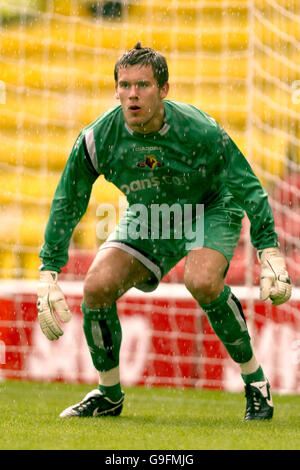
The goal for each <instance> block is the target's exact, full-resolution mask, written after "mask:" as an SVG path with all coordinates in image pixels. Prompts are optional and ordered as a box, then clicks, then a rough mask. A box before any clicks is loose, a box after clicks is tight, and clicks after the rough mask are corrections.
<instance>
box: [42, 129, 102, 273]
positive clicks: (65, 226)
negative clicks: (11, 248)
mask: <svg viewBox="0 0 300 470" xmlns="http://www.w3.org/2000/svg"><path fill="white" fill-rule="evenodd" d="M98 176H99V174H98V173H97V172H96V170H95V168H94V166H93V164H92V162H91V160H90V156H89V153H88V152H87V147H86V141H85V135H84V133H81V134H79V136H78V138H77V140H76V142H75V144H74V147H73V149H72V151H71V154H70V156H69V158H68V160H67V163H66V166H65V168H64V171H63V173H62V175H61V178H60V180H59V183H58V186H57V188H56V191H55V194H54V198H53V201H52V205H51V210H50V215H49V219H48V222H47V225H46V230H45V241H44V244H43V246H42V249H41V251H40V258H41V260H42V266H41V267H40V269H41V270H51V271H57V272H61V268H62V267H63V266H65V265H66V264H67V262H68V250H69V245H70V240H71V237H72V234H73V231H74V229H75V227H76V225H77V224H78V222H79V221H80V219H81V218H82V216H83V215H84V213H85V212H86V209H87V206H88V203H89V200H90V195H91V191H92V186H93V184H94V182H95V180H96V179H97V178H98Z"/></svg>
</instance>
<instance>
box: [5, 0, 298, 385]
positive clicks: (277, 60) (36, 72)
mask: <svg viewBox="0 0 300 470" xmlns="http://www.w3.org/2000/svg"><path fill="white" fill-rule="evenodd" d="M0 28H1V34H0V49H1V53H0V136H1V145H0V181H1V183H0V187H1V191H0V200H1V201H0V216H1V219H0V220H1V224H0V253H1V256H0V277H1V279H2V281H3V283H4V284H2V285H7V282H9V281H11V280H13V281H14V284H13V285H14V286H18V287H16V289H17V290H18V291H20V292H23V288H22V286H23V287H24V286H25V285H27V284H25V281H26V282H27V281H28V282H30V280H34V279H36V278H37V273H38V267H39V265H40V260H39V256H38V254H39V251H40V248H41V245H42V243H43V234H44V229H45V225H46V222H47V219H48V215H49V210H50V204H51V201H52V198H53V195H54V191H55V188H56V185H57V183H58V180H59V177H60V175H61V172H62V170H63V168H64V165H65V162H66V159H67V158H68V155H69V152H70V150H71V148H72V146H73V143H74V141H75V139H76V137H77V135H78V133H79V132H80V131H81V129H82V128H83V127H84V126H86V125H87V124H89V123H91V122H92V121H93V120H94V119H95V118H96V117H97V116H99V115H100V114H101V113H102V112H104V111H105V110H107V109H108V108H111V107H113V106H115V105H116V104H117V101H116V100H115V98H114V83H113V69H114V64H115V62H116V60H117V58H118V57H119V56H120V55H121V54H122V53H123V52H124V51H125V50H127V49H129V48H131V47H133V46H134V45H135V43H136V42H137V41H141V42H142V44H143V45H149V46H151V47H154V48H155V49H158V50H160V51H161V52H162V53H163V54H164V55H165V56H166V58H167V60H168V63H169V69H170V94H169V96H168V97H169V98H170V99H176V100H179V101H185V102H188V103H191V104H194V105H195V106H197V107H199V108H200V109H202V110H204V111H205V112H207V113H208V114H210V115H211V116H212V117H213V118H215V119H216V120H217V121H218V122H219V123H220V125H221V126H222V127H224V129H225V130H226V131H227V132H228V133H229V134H230V135H231V136H232V138H233V140H234V141H235V142H236V143H237V145H238V147H239V148H240V149H241V150H242V151H243V153H244V154H245V156H246V157H247V158H248V159H249V161H250V163H251V164H252V166H253V168H254V170H255V172H256V174H257V175H258V177H259V178H260V180H261V181H262V183H263V185H264V186H265V188H266V189H267V191H268V192H269V195H270V202H271V205H272V207H273V209H274V215H275V220H276V224H277V232H278V234H279V240H280V244H281V248H282V250H283V252H284V255H285V256H286V260H287V264H288V268H289V270H290V274H291V277H292V281H293V283H294V284H295V285H296V286H297V285H299V284H300V268H299V266H300V263H299V244H300V242H299V235H300V166H299V164H300V74H299V70H300V5H299V2H297V0H126V1H122V2H110V1H98V2H97V1H89V0H60V1H59V0H32V1H28V0H27V1H26V0H19V1H17V0H15V1H13V0H3V1H2V2H1V6H0ZM103 203H108V204H111V205H113V207H114V208H115V214H116V220H115V222H117V221H118V219H119V217H120V215H121V212H122V211H123V210H124V207H125V205H126V199H125V198H124V196H123V195H122V194H121V193H120V191H119V190H118V189H117V188H115V187H114V186H113V185H112V184H111V183H108V182H106V181H105V180H104V178H102V177H100V178H99V179H98V180H97V182H96V183H95V185H94V188H93V192H92V197H91V201H90V204H89V207H88V210H87V213H86V214H85V216H84V217H83V219H82V220H81V221H80V223H79V224H78V226H77V228H76V229H75V232H74V235H73V237H72V241H71V246H70V260H69V263H68V265H67V267H66V268H65V269H64V273H63V275H62V276H61V279H62V280H65V281H66V282H71V281H82V279H83V277H84V274H85V273H86V271H87V269H88V266H89V265H90V263H91V260H92V259H93V256H94V254H95V251H96V249H97V246H99V245H100V244H101V243H102V242H103V241H104V240H103V239H100V238H99V233H98V232H97V223H98V222H99V221H100V220H101V214H100V212H99V211H97V209H98V208H99V205H100V204H103ZM102 216H103V214H102ZM112 227H113V224H110V229H112ZM16 281H18V282H16ZM227 282H228V283H229V284H230V285H232V286H244V287H245V288H246V289H247V295H245V296H244V302H245V305H244V307H245V310H246V315H247V318H248V320H249V325H250V328H252V329H255V330H256V331H258V332H261V331H262V327H263V325H269V323H268V322H271V323H272V325H273V323H274V325H275V326H276V325H277V324H278V323H282V324H283V325H285V327H286V328H287V329H285V330H284V331H286V338H289V341H290V340H291V341H292V344H294V346H293V347H294V349H293V348H292V347H290V349H289V353H290V354H292V355H293V354H294V356H295V354H296V353H297V348H298V346H297V345H298V343H297V341H298V339H299V337H300V336H299V335H300V326H299V311H298V309H297V306H296V307H295V305H294V304H293V303H290V304H288V305H286V306H285V307H284V308H279V309H274V308H272V307H270V306H269V305H267V306H265V307H264V308H263V310H262V307H261V306H260V305H258V304H256V303H255V298H257V297H255V296H256V295H257V291H256V290H255V289H256V287H257V284H258V264H257V261H256V255H255V252H254V250H253V248H252V247H251V245H250V241H249V225H248V220H247V219H246V218H245V221H244V226H243V231H242V236H241V240H240V243H239V246H238V247H237V250H236V255H235V257H234V259H233V261H232V264H231V267H230V270H229V273H228V276H227ZM172 284H176V285H178V286H180V289H182V288H183V262H181V263H179V264H178V265H177V266H176V267H175V268H174V269H173V270H172V271H171V272H170V273H169V274H168V276H166V278H165V279H164V280H163V285H162V288H166V290H165V291H164V293H163V294H162V298H166V299H168V292H169V291H170V288H171V286H172ZM253 286H254V289H253ZM255 286H256V287H255ZM168 289H169V290H168ZM4 291H6V290H5V289H4ZM4 291H3V292H4ZM8 291H9V289H8ZM180 292H183V291H181V290H180ZM243 292H244V293H245V291H243ZM3 295H4V294H3ZM20 295H21V299H22V295H23V294H20ZM182 295H183V294H182ZM184 295H185V296H187V294H184ZM187 299H189V297H188V296H187ZM177 301H178V300H177ZM177 301H176V299H175V298H173V297H172V299H168V302H169V303H168V304H167V306H168V308H167V312H168V313H169V314H170V315H172V312H173V314H174V312H176V311H177V310H176V308H178V305H177V304H176V302H177ZM296 301H297V299H296ZM151 302H153V301H152V300H150V298H149V301H147V297H146V296H145V300H144V301H141V302H139V303H138V304H139V309H140V311H142V312H144V313H145V312H147V311H148V310H149V308H150V310H151V305H153V304H152V303H151ZM129 303H130V302H129ZM147 305H148V307H147ZM149 305H150V307H149ZM20 308H21V307H20ZM120 308H121V309H122V307H121V306H120ZM147 308H148V310H147ZM174 309H175V310H174ZM192 309H193V312H194V313H193V315H195V316H197V315H198V316H199V315H200V317H201V318H202V316H201V312H200V309H199V308H197V307H195V306H194V305H193V306H192ZM152 310H153V309H152ZM124 311H125V313H126V311H127V310H126V308H125V310H124ZM20 315H21V313H20ZM22 315H23V314H22ZM22 315H21V316H20V318H18V321H19V322H20V323H18V328H19V329H20V331H21V332H23V333H24V331H25V330H24V329H25V328H26V327H27V326H28V325H27V326H26V315H25V320H24V318H23V316H22ZM175 317H176V315H175ZM175 317H172V316H171V317H170V318H173V320H174V318H175ZM200 317H199V318H200ZM275 317H276V318H275ZM173 320H172V328H171V327H170V324H169V323H166V324H164V322H163V320H161V326H160V331H164V325H165V327H166V331H165V336H164V335H163V336H162V339H161V340H160V341H161V342H162V344H164V341H167V339H168V333H167V332H168V331H170V328H171V330H172V331H173V328H174V332H173V333H174V335H175V336H176V328H177V333H178V332H180V328H179V327H178V323H176V321H173ZM1 322H2V323H1ZM7 322H8V323H7ZM9 322H12V323H11V325H10V323H9ZM24 322H25V323H24ZM201 322H202V320H201V321H200V322H198V323H197V327H195V330H193V333H191V334H195V335H196V336H195V338H196V339H197V341H196V343H195V350H193V354H192V358H190V359H189V361H190V362H189V361H188V362H189V363H190V364H191V363H193V372H191V369H189V368H188V369H186V368H181V367H177V369H176V371H177V372H176V374H177V378H176V381H175V382H176V384H177V385H182V384H186V376H187V375H189V374H192V375H193V374H194V375H193V377H194V379H195V380H192V381H190V382H189V384H190V385H191V384H195V383H200V384H204V385H205V384H206V385H207V384H209V385H211V384H213V383H214V382H213V381H214V380H215V384H216V386H219V385H220V378H216V375H214V374H212V376H211V377H209V378H208V379H207V380H208V382H205V381H204V382H203V381H202V382H201V380H202V379H201V380H200V382H199V381H198V380H199V377H198V378H197V374H199V370H200V369H201V367H202V366H203V367H204V368H205V367H208V368H209V367H210V366H211V367H212V370H217V369H218V368H222V367H223V365H224V364H225V363H226V361H227V358H226V355H225V356H224V357H223V356H222V354H221V353H219V352H216V351H215V350H214V348H212V350H211V351H214V353H213V355H212V353H211V355H210V353H209V351H210V349H209V348H206V349H205V348H204V346H203V345H205V344H207V343H205V341H206V337H205V336H204V337H203V336H201V335H203V332H204V330H203V328H204V326H203V323H201ZM150 323H151V322H150ZM9 325H10V326H11V327H15V323H14V322H13V320H12V319H11V317H10V316H9V317H8V318H1V314H0V328H9ZM176 325H177V326H176ZM23 330H24V331H23ZM20 331H19V330H18V334H20V335H21V336H22V334H23V333H20ZM153 331H154V330H153ZM268 331H269V330H268ZM282 331H283V330H282ZM276 332H277V330H276ZM173 333H172V334H173ZM187 334H190V333H187ZM209 334H211V332H210V333H209ZM266 334H267V333H266ZM268 334H269V333H268ZM276 334H277V333H276ZM197 335H198V336H197ZM199 335H200V336H199ZM289 335H290V336H289ZM25 336H26V335H25ZM270 338H271V336H270ZM190 339H191V338H190ZM198 339H199V341H200V342H199V344H198ZM173 340H174V341H175V339H174V338H173V336H172V341H173ZM176 341H177V340H176ZM284 341H287V339H286V340H284ZM284 341H283V340H282V344H283V343H284ZM158 342H159V341H158ZM279 343H280V341H279ZM3 344H4V343H3ZM172 344H173V343H172ZM174 344H175V343H174ZM176 344H177V343H176ZM284 344H285V343H284ZM290 344H291V343H290ZM0 346H1V341H0ZM4 346H5V344H4ZM4 346H3V347H4ZM19 346H20V344H19V343H18V345H14V344H11V345H10V346H7V345H6V346H5V347H6V351H9V354H11V355H12V356H13V354H14V353H17V351H18V347H19ZM9 347H11V348H12V349H11V350H8V349H7V348H9ZM22 347H25V348H26V344H22ZM174 347H175V346H174ZM193 347H194V346H193ZM176 348H177V349H176V351H177V353H178V352H180V354H184V353H183V352H182V350H181V349H180V348H179V346H178V344H177V346H176ZM299 349H300V346H299ZM171 350H172V348H170V349H168V348H166V349H165V354H166V355H167V356H170V355H172V353H171V352H170V351H171ZM159 351H160V353H159V352H158V350H157V351H156V353H157V354H158V356H157V360H162V361H163V356H164V348H163V347H162V348H161V349H160V350H159ZM177 353H176V354H177ZM173 354H175V353H174V350H173ZM176 354H175V355H176ZM0 356H1V347H0ZM294 356H293V357H294ZM199 357H200V358H201V361H200V362H201V364H202V366H201V367H200V366H199V364H200V362H199ZM295 357H296V356H295ZM296 359H297V358H296ZM296 359H295V360H294V366H293V367H297V364H298V362H297V360H296ZM274 360H275V359H274ZM224 361H225V362H224ZM0 362H1V361H0ZM277 362H278V361H277ZM292 362H293V361H292ZM299 362H300V361H299ZM295 364H296V365H295ZM198 366H199V367H200V368H199V367H198ZM7 367H8V366H7ZM272 367H273V366H272ZM274 367H277V369H276V371H277V372H278V370H279V369H278V367H279V366H278V364H277V365H276V366H275V365H274ZM280 367H281V366H280ZM12 369H13V366H9V367H8V369H7V370H12ZM149 370H150V372H149V371H148V372H147V374H148V375H147V376H148V383H156V380H155V378H154V376H153V377H152V379H151V370H152V369H151V368H150V369H149ZM153 370H154V369H153ZM201 370H202V371H203V368H202V369H201ZM272 370H273V369H272ZM280 370H281V369H280ZM195 371H196V372H197V373H196V372H195ZM277 372H276V374H277ZM164 373H165V372H164ZM274 373H275V372H274ZM293 373H294V374H295V377H296V376H297V373H296V372H295V370H294V369H293ZM176 374H175V375H176ZM195 374H196V375H195ZM232 374H234V372H232ZM276 374H275V375H276ZM17 375H18V374H17ZM200 375H201V374H200ZM149 377H150V378H149ZM228 377H231V376H230V374H229V375H228ZM232 377H233V375H232ZM228 380H229V379H228ZM278 380H279V379H278ZM283 388H284V387H283ZM285 388H288V387H286V386H285Z"/></svg>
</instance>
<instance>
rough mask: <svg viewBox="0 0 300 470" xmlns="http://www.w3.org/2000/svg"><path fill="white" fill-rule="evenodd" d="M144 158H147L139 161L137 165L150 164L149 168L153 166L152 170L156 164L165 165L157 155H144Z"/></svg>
mask: <svg viewBox="0 0 300 470" xmlns="http://www.w3.org/2000/svg"><path fill="white" fill-rule="evenodd" d="M144 158H145V160H144V161H143V162H139V163H137V166H141V167H145V166H148V167H149V168H151V170H152V169H153V168H155V167H156V166H163V163H162V162H159V161H158V160H157V158H156V156H155V155H144Z"/></svg>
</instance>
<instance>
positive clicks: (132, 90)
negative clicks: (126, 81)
mask: <svg viewBox="0 0 300 470" xmlns="http://www.w3.org/2000/svg"><path fill="white" fill-rule="evenodd" d="M137 96H138V93H137V87H136V86H135V85H132V86H131V87H130V90H129V97H130V98H136V97H137Z"/></svg>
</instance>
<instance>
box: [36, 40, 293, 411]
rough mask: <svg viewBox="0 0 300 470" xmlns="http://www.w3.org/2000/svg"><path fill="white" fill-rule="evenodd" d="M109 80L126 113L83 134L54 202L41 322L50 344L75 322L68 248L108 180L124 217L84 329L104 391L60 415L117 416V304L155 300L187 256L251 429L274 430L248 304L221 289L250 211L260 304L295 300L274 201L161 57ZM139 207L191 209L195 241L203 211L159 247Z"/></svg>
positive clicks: (103, 257)
mask: <svg viewBox="0 0 300 470" xmlns="http://www.w3.org/2000/svg"><path fill="white" fill-rule="evenodd" d="M114 78H115V90H116V97H117V98H118V99H119V100H120V106H117V107H116V108H114V109H113V110H110V111H108V112H106V113H104V114H103V115H101V116H100V117H99V118H98V119H96V120H95V121H94V122H93V123H92V124H90V125H89V126H87V127H86V128H85V129H84V130H83V131H82V132H81V133H80V134H79V136H78V138H77V141H76V142H75V145H74V147H73V150H72V152H71V154H70V157H69V159H68V161H67V164H66V166H65V169H64V171H63V173H62V176H61V179H60V181H59V184H58V187H57V189H56V192H55V195H54V199H53V202H52V207H51V211H50V216H49V220H48V223H47V226H46V231H45V242H44V244H43V247H42V249H41V253H40V257H41V260H42V266H41V268H40V283H39V285H38V317H39V322H40V325H41V329H42V331H43V333H44V334H45V335H46V337H47V338H48V339H49V340H55V339H59V337H60V336H61V335H62V334H63V331H62V329H61V325H60V323H59V322H58V319H60V320H61V321H62V322H67V321H69V320H70V318H71V313H70V311H69V308H68V306H67V304H66V301H65V299H64V295H63V293H62V291H61V289H60V287H59V284H58V283H57V280H58V275H59V273H60V272H61V268H62V267H63V266H65V265H66V263H67V261H68V249H69V243H70V239H71V236H72V233H73V230H74V228H75V226H76V225H77V223H78V222H79V220H80V219H81V217H82V216H83V214H84V213H85V211H86V209H87V206H88V202H89V198H90V194H91V190H92V186H93V183H94V182H95V181H96V179H97V178H98V177H99V175H104V176H105V178H106V179H107V180H108V181H110V182H112V183H114V184H115V185H116V186H117V187H118V188H120V190H121V191H123V192H124V194H125V195H126V197H127V200H128V203H129V205H128V208H127V210H126V212H125V215H124V216H123V217H122V219H121V221H120V223H119V225H118V226H117V228H116V230H115V231H114V233H112V234H111V235H110V236H109V238H108V239H107V241H106V242H105V243H104V244H102V245H101V247H100V249H99V251H98V253H97V255H96V257H95V259H94V261H93V263H92V265H91V267H90V269H89V271H88V273H87V275H86V278H85V282H84V296H83V301H82V312H83V329H84V334H85V337H86V340H87V344H88V347H89V350H90V354H91V357H92V361H93V364H94V366H95V368H96V369H97V371H98V373H99V386H98V388H97V389H96V390H93V391H91V392H90V393H89V394H88V395H87V396H86V397H84V399H83V400H82V401H81V402H80V403H77V404H75V405H73V406H70V407H69V408H67V409H66V410H64V411H63V412H62V413H61V414H60V416H61V417H69V416H78V417H85V416H96V415H114V416H115V415H119V414H120V413H121V410H122V407H123V401H124V394H123V392H122V389H121V384H120V370H119V352H120V346H121V338H122V334H121V327H120V322H119V318H118V314H117V309H116V301H117V299H118V298H120V296H122V294H124V293H125V292H126V291H127V290H128V289H130V288H131V287H133V286H135V287H137V288H138V289H141V290H143V291H145V292H147V291H151V290H154V289H155V288H156V286H157V285H158V283H159V281H160V279H161V278H162V277H163V276H164V275H165V274H166V273H167V272H168V271H169V270H170V269H171V268H172V267H173V266H175V264H176V263H177V262H178V261H179V260H180V259H182V258H183V257H186V262H185V273H184V280H185V285H186V287H187V289H188V290H189V291H190V293H191V295H192V296H193V297H194V298H195V299H196V301H197V302H198V303H199V305H200V307H201V308H202V309H203V310H204V312H205V314H206V315H207V317H208V319H209V322H210V324H211V326H212V328H213V330H214V331H215V333H216V334H217V335H218V337H219V338H220V340H221V341H222V343H223V344H224V346H225V348H226V349H227V351H228V353H229V355H230V356H231V358H232V359H233V361H235V362H236V363H238V364H239V366H240V371H241V377H242V380H243V382H244V384H245V395H246V400H247V402H246V412H245V417H244V418H245V420H264V419H270V418H272V416H273V404H272V399H271V393H270V385H269V383H268V380H267V378H266V377H265V375H264V372H263V369H262V367H261V365H260V364H259V362H258V361H257V359H256V357H255V354H254V352H253V348H252V345H251V340H250V336H249V332H248V329H247V325H246V321H245V317H244V314H243V310H242V307H241V304H240V302H239V300H238V299H237V298H236V297H235V296H234V295H233V293H232V292H231V289H230V287H229V286H228V285H226V284H225V281H224V279H225V276H226V273H227V271H228V268H229V264H230V261H231V259H232V257H233V252H234V248H235V247H236V245H237V243H238V240H239V237H240V231H241V222H242V219H243V217H244V214H245V212H246V214H247V216H248V218H249V220H250V223H251V241H252V244H253V246H254V247H255V248H256V249H257V252H258V257H259V260H260V262H261V280H260V297H261V299H262V300H267V299H268V298H270V299H271V301H272V303H273V304H274V305H279V304H282V303H284V302H286V301H287V300H288V299H289V298H290V296H291V283H290V280H289V276H288V273H287V271H286V267H285V262H284V259H283V258H282V256H281V254H280V251H279V248H278V242H277V235H276V232H275V230H274V221H273V214H272V211H271V208H270V205H269V202H268V196H267V194H266V192H265V190H264V189H263V188H262V186H261V184H260V182H259V181H258V179H257V178H256V176H255V175H254V173H253V171H252V169H251V167H250V166H249V164H248V162H247V161H246V159H245V158H244V156H243V155H242V153H241V152H240V151H239V149H238V148H237V147H236V145H235V144H234V142H233V141H232V140H231V138H230V137H229V136H228V135H227V134H226V132H225V131H224V130H222V129H221V128H220V127H219V125H218V124H217V123H216V122H215V121H214V119H212V118H211V117H210V116H208V115H207V114H206V113H204V112H202V111H200V110H198V109H197V108H195V107H193V106H191V105H188V104H184V103H180V102H176V101H171V100H167V99H166V97H167V94H168V89H169V84H168V67H167V63H166V60H165V58H164V57H163V56H162V55H161V54H159V53H158V52H156V51H154V50H153V49H150V48H146V47H142V46H141V44H140V43H138V44H137V45H136V46H135V47H134V48H133V49H131V50H130V51H128V52H126V53H125V54H123V55H122V56H121V57H120V58H119V60H118V61H117V63H116V65H115V77H114ZM137 204H139V207H140V206H143V207H144V208H146V210H147V211H148V212H147V214H149V213H150V212H151V210H152V209H153V208H154V207H157V205H162V204H167V206H168V207H169V208H171V207H175V205H176V207H180V208H182V209H184V207H185V206H187V205H189V207H192V208H193V209H194V211H193V213H192V216H191V217H190V222H191V233H195V231H197V228H198V230H199V225H197V223H198V220H199V217H198V216H197V215H196V212H195V208H196V207H199V206H201V207H204V217H203V220H202V222H203V225H202V226H201V225H200V228H201V227H202V228H203V231H202V232H203V233H201V234H199V233H196V236H195V237H194V238H193V237H191V236H190V233H186V232H184V234H182V232H181V235H180V236H178V233H179V230H178V229H179V226H180V227H181V226H182V219H183V218H184V217H182V219H181V223H178V220H177V221H176V220H175V217H174V220H171V222H172V223H173V225H172V223H171V224H170V225H171V228H170V232H169V233H170V236H167V237H166V236H165V233H164V231H163V230H161V228H159V230H158V234H159V236H158V237H157V236H156V237H153V236H152V238H151V233H153V231H152V230H150V229H153V228H155V229H156V228H157V227H151V225H150V226H149V225H147V223H148V221H149V220H148V219H149V217H148V215H147V217H146V218H144V219H142V222H141V218H140V217H137V211H135V210H134V209H135V208H136V205H137ZM181 214H182V212H181ZM146 219H147V220H146ZM138 225H139V228H140V231H138ZM145 227H146V230H144V228H145ZM129 228H130V230H129ZM133 228H135V229H134V230H133ZM201 230H202V229H201ZM139 235H140V236H139ZM147 235H148V236H147ZM200 235H201V236H200ZM56 315H57V317H58V319H57V317H56ZM141 334H143V332H141Z"/></svg>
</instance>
